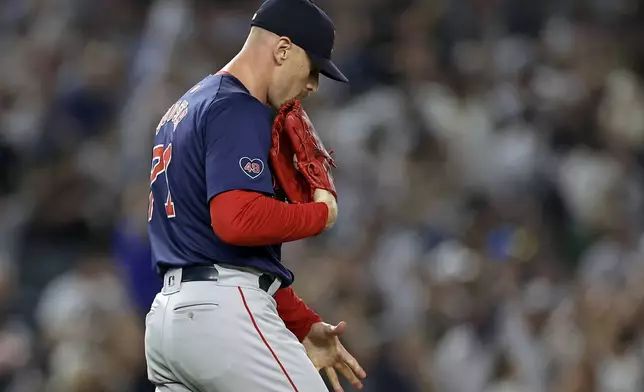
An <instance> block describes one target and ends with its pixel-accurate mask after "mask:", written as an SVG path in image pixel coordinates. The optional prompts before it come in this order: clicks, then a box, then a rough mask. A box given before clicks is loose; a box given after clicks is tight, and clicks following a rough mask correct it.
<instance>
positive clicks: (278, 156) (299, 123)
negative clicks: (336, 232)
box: [270, 100, 338, 203]
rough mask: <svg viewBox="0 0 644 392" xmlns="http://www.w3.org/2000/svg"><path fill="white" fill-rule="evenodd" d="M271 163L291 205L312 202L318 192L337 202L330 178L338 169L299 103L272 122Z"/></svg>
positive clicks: (295, 101)
mask: <svg viewBox="0 0 644 392" xmlns="http://www.w3.org/2000/svg"><path fill="white" fill-rule="evenodd" d="M270 161H271V171H272V172H273V174H274V175H275V178H276V180H277V183H278V185H279V186H280V188H281V189H282V190H283V191H284V193H285V194H286V197H287V198H288V200H289V201H290V202H291V203H310V202H313V192H314V191H315V189H317V188H320V189H326V190H327V191H329V192H331V193H332V194H333V196H335V198H336V199H337V198H338V195H337V193H336V191H335V184H334V182H333V176H332V175H331V167H337V166H336V165H335V162H334V161H333V158H331V155H330V153H329V152H327V150H326V149H325V148H324V146H323V145H322V141H321V140H320V138H319V136H318V134H317V132H316V130H315V128H314V127H313V124H312V123H311V120H310V119H309V116H308V115H307V114H306V112H305V111H304V109H302V105H301V103H300V101H298V100H294V101H291V102H289V103H287V104H285V105H284V106H283V107H282V108H281V109H280V111H279V113H278V114H277V116H276V117H275V120H274V121H273V129H272V146H271V150H270Z"/></svg>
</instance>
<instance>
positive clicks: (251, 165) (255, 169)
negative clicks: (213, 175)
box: [239, 157, 264, 180]
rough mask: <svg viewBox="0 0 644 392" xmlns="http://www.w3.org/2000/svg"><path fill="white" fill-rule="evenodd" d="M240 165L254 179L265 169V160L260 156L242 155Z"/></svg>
mask: <svg viewBox="0 0 644 392" xmlns="http://www.w3.org/2000/svg"><path fill="white" fill-rule="evenodd" d="M239 167H240V168H241V169H242V171H243V172H244V173H245V174H246V175H247V176H248V177H250V178H252V179H253V180H254V179H255V178H257V177H259V175H260V174H262V172H263V171H264V162H262V160H261V159H259V158H253V159H251V158H248V157H242V158H241V159H240V160H239Z"/></svg>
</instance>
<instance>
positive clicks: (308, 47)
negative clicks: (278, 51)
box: [251, 0, 349, 83]
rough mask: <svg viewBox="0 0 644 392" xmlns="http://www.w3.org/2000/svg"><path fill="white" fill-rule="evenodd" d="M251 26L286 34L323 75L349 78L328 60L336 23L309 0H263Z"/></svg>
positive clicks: (331, 49) (343, 79) (338, 78)
mask: <svg viewBox="0 0 644 392" xmlns="http://www.w3.org/2000/svg"><path fill="white" fill-rule="evenodd" d="M251 26H257V27H260V28H262V29H265V30H268V31H270V32H272V33H274V34H277V35H279V36H282V37H288V38H289V39H290V40H291V41H292V42H293V43H294V44H295V45H297V46H299V47H300V48H302V49H304V51H306V53H307V54H308V55H309V57H310V58H311V61H312V62H313V64H314V65H315V66H316V67H317V68H318V69H319V70H320V73H321V74H322V75H324V76H326V77H328V78H331V79H334V80H337V81H340V82H345V83H346V82H348V81H349V80H348V79H347V77H346V76H344V75H343V74H342V72H340V70H339V69H338V67H337V66H336V65H335V64H333V62H332V61H331V52H333V44H334V43H335V26H334V25H333V22H332V21H331V18H329V16H328V15H327V14H325V13H324V11H322V9H320V8H319V7H318V6H317V5H315V4H313V2H312V1H310V0H266V1H265V2H264V3H262V5H261V6H260V7H259V9H258V10H257V12H256V13H255V15H254V16H253V19H252V21H251Z"/></svg>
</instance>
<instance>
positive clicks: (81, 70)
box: [0, 0, 644, 392]
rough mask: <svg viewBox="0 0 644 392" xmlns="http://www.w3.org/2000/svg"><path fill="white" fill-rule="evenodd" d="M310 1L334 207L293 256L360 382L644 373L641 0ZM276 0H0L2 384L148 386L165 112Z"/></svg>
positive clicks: (538, 384) (582, 386)
mask: <svg viewBox="0 0 644 392" xmlns="http://www.w3.org/2000/svg"><path fill="white" fill-rule="evenodd" d="M316 3H318V4H319V5H320V6H322V7H323V8H324V9H325V10H326V11H327V12H328V13H329V14H330V15H331V16H332V17H333V19H334V21H335V23H336V27H337V41H336V49H335V50H334V60H335V61H336V62H337V63H338V64H339V65H340V67H341V69H342V70H343V71H344V73H345V74H346V75H347V76H348V77H349V79H350V80H351V84H350V85H343V84H338V83H333V82H331V81H327V80H324V79H323V80H322V83H321V89H320V91H319V93H318V94H317V95H316V96H315V97H312V98H310V99H309V102H306V103H305V108H306V109H307V111H308V112H309V114H310V116H311V118H312V121H313V123H314V124H315V126H316V128H317V130H318V131H319V132H320V133H321V135H322V139H323V140H324V142H325V144H326V146H327V147H328V148H330V149H333V150H335V159H336V162H337V163H338V166H339V168H338V169H337V170H336V171H335V172H334V175H335V178H336V185H337V188H338V193H339V209H340V218H339V221H338V224H337V225H336V226H335V228H334V229H333V230H331V231H329V232H327V233H324V234H322V235H320V236H318V237H315V238H311V239H307V240H304V241H299V242H296V243H290V244H287V245H285V249H284V263H285V264H286V265H287V266H288V267H289V268H291V269H292V270H293V271H294V272H295V274H296V281H295V284H294V286H295V289H296V292H298V294H299V295H300V296H301V297H303V298H304V299H305V300H306V301H307V302H308V303H309V304H310V305H311V306H312V307H314V308H315V309H316V310H318V312H319V313H321V315H323V317H324V318H325V319H326V320H327V321H329V322H332V323H335V322H338V321H340V320H345V321H347V322H348V327H349V328H348V330H347V333H346V336H345V338H344V341H345V343H346V345H347V346H348V348H349V349H350V351H352V352H353V353H354V354H355V355H356V357H358V358H359V360H360V361H361V362H362V364H363V365H364V367H365V369H366V370H367V372H368V374H369V377H368V380H367V383H366V385H365V389H364V390H365V392H391V391H398V392H433V391H440V392H641V391H643V390H644V235H643V233H644V209H643V207H644V186H643V185H644V184H643V180H644V177H643V164H644V2H642V1H640V0H540V1H535V0H431V1H430V0H415V1H414V0H318V1H316ZM259 4H260V0H252V1H251V0H234V1H233V0H92V1H87V0H85V1H83V0H6V1H4V2H2V3H1V5H0V18H1V20H2V22H1V23H0V29H1V31H0V47H1V48H2V53H3V56H1V57H0V70H1V72H0V390H1V391H7V392H31V391H33V392H37V391H38V392H40V391H43V392H44V391H47V392H49V391H51V392H59V391H60V392H63V391H64V392H85V391H92V392H99V391H108V392H112V391H113V392H143V391H151V390H152V389H151V388H150V386H149V385H147V383H146V375H145V363H144V358H143V351H142V336H143V332H144V331H143V319H144V316H145V314H146V312H147V310H148V306H149V304H150V302H151V299H152V297H153V296H154V294H155V293H156V291H157V289H158V287H159V281H158V279H157V277H156V276H154V275H153V273H152V271H151V269H150V254H149V246H148V242H147V227H146V220H145V216H146V211H147V188H148V183H147V181H148V175H149V172H148V171H149V168H150V157H151V141H152V136H153V132H152V130H153V129H154V127H155V125H156V124H157V122H158V120H159V118H160V117H161V116H162V115H163V113H164V112H165V110H166V109H167V108H168V107H169V106H170V105H172V103H173V102H174V101H175V100H176V99H177V98H178V97H179V96H180V95H181V94H182V93H183V92H184V91H186V90H187V89H189V88H190V87H191V86H192V85H193V84H194V83H195V82H196V81H198V80H200V79H201V78H202V77H203V76H205V75H207V74H209V73H214V72H216V71H217V70H218V69H219V68H220V67H221V66H223V65H224V64H225V63H226V62H227V61H228V60H229V59H230V58H231V57H232V56H233V55H234V54H235V53H236V52H237V50H239V48H240V47H241V45H242V44H243V41H244V38H245V35H246V33H247V32H248V29H249V19H250V16H251V15H252V13H253V12H254V10H255V9H256V8H257V7H258V6H259ZM347 390H350V389H349V388H347Z"/></svg>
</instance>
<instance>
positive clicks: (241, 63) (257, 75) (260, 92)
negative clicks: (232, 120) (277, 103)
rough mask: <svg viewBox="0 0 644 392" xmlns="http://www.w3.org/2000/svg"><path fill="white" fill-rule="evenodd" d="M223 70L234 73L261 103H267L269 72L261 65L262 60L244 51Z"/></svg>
mask: <svg viewBox="0 0 644 392" xmlns="http://www.w3.org/2000/svg"><path fill="white" fill-rule="evenodd" d="M221 70H222V71H225V72H228V73H229V74H231V75H233V76H234V77H235V78H237V79H238V80H239V81H240V82H241V83H242V84H243V85H244V87H246V89H247V90H248V91H249V92H250V94H251V95H252V96H253V97H255V98H257V100H259V101H260V102H261V103H263V104H265V105H266V104H267V101H268V83H267V82H266V77H265V75H266V74H267V72H266V71H265V70H264V69H263V68H262V67H261V62H258V61H256V59H253V58H252V56H250V54H249V53H244V52H243V51H242V52H241V53H239V54H238V55H237V56H235V57H234V58H233V59H232V60H231V61H230V62H229V63H228V64H226V65H225V66H224V67H223V68H222V69H221Z"/></svg>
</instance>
